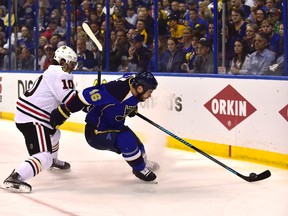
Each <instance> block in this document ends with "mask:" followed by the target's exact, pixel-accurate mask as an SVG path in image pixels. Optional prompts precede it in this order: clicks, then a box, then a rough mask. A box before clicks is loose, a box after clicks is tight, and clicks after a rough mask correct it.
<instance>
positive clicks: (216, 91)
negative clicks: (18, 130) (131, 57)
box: [0, 73, 288, 154]
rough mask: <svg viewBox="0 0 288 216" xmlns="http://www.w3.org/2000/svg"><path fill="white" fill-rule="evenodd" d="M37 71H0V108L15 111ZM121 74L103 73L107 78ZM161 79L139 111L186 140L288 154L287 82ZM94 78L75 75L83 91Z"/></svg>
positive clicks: (135, 121)
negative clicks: (18, 72) (33, 72)
mask: <svg viewBox="0 0 288 216" xmlns="http://www.w3.org/2000/svg"><path fill="white" fill-rule="evenodd" d="M38 76H39V74H28V73H27V74H26V73H21V74H13V73H12V74H9V73H0V78H1V79H0V96H1V102H0V111H1V112H6V113H14V112H15V102H16V99H17V97H18V95H19V94H22V92H23V91H24V90H26V89H28V88H30V87H31V86H32V85H33V81H34V80H36V78H37V77H38ZM120 76H121V74H120V73H111V75H110V74H108V75H107V74H103V75H102V79H103V80H106V81H111V80H114V79H117V78H119V77H120ZM156 78H157V79H158V81H159V85H158V88H157V90H156V91H155V92H154V93H153V95H152V98H151V99H149V100H148V101H146V102H145V103H142V104H140V105H139V112H141V114H143V115H145V116H146V117H148V118H150V119H152V120H153V121H155V122H156V123H158V124H160V125H161V126H163V127H164V128H167V129H168V130H170V131H172V132H173V133H175V134H177V135H178V136H180V137H182V138H185V139H191V140H201V141H205V142H212V143H215V144H224V145H227V146H240V147H245V148H252V149H260V150H265V151H269V152H276V153H281V154H288V144H287V140H288V133H287V131H288V105H287V104H288V81H283V80H282V81H281V80H255V79H254V80H248V79H221V78H208V77H207V78H203V77H175V76H173V77H172V76H171V77H170V76H163V75H161V74H156ZM95 79H97V74H95V75H93V74H75V75H74V81H75V82H74V83H75V86H76V88H77V89H79V90H81V89H83V88H84V87H88V86H90V85H93V83H94V81H95ZM84 118H85V113H81V112H79V113H76V114H72V116H71V118H70V119H69V120H68V121H69V122H77V123H83V124H84ZM127 123H128V124H129V125H130V126H131V127H133V128H135V131H139V132H141V133H146V134H147V135H150V134H151V133H153V131H151V127H146V125H147V123H145V122H143V120H141V119H139V118H137V117H135V118H132V119H128V120H127ZM152 130H153V129H152ZM154 130H157V129H156V128H154ZM155 139H157V138H155Z"/></svg>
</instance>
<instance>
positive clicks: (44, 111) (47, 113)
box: [19, 97, 50, 116]
mask: <svg viewBox="0 0 288 216" xmlns="http://www.w3.org/2000/svg"><path fill="white" fill-rule="evenodd" d="M19 100H20V101H22V102H23V103H24V104H25V103H26V104H28V105H29V106H31V107H33V108H35V109H36V110H39V111H41V112H43V113H45V114H46V115H48V116H50V113H49V112H47V111H46V110H43V109H41V108H39V107H38V106H35V105H34V104H32V103H30V102H29V101H26V100H24V99H23V98H21V97H20V98H19Z"/></svg>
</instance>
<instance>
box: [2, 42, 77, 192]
mask: <svg viewBox="0 0 288 216" xmlns="http://www.w3.org/2000/svg"><path fill="white" fill-rule="evenodd" d="M76 68H77V55H76V53H75V52H74V51H73V50H72V49H71V48H70V47H68V46H61V47H59V48H58V49H57V50H56V51H55V56H54V62H53V64H52V65H50V66H49V67H48V69H47V70H46V71H44V73H43V74H42V75H41V76H40V77H39V78H38V79H37V80H36V81H35V82H34V84H33V86H32V88H31V89H29V90H27V91H26V92H25V93H24V95H23V96H21V97H20V98H19V99H18V101H17V103H16V109H17V111H16V114H15V123H16V126H17V128H18V129H19V130H20V131H21V132H22V134H23V136H24V138H25V143H26V147H27V150H28V152H29V155H30V157H29V158H28V159H27V160H25V161H24V162H23V163H22V164H20V166H19V167H18V168H17V169H16V170H13V172H12V173H11V174H10V176H8V178H7V179H6V180H5V181H4V183H3V187H4V188H5V189H7V190H9V191H13V192H30V191H31V190H32V187H31V186H30V185H29V184H28V183H26V182H25V181H26V180H28V179H30V178H32V177H34V176H36V175H37V174H39V173H40V172H41V171H43V170H45V169H48V168H53V169H59V170H64V171H69V170H70V164H69V163H67V162H64V161H60V160H59V159H58V157H57V156H58V149H59V139H60V130H59V129H53V128H52V127H51V125H50V112H51V111H52V110H53V109H55V108H57V106H58V105H59V104H63V103H64V104H67V103H69V100H71V98H73V97H74V95H75V94H76V90H75V87H74V84H73V75H72V74H71V72H72V71H73V70H75V69H76Z"/></svg>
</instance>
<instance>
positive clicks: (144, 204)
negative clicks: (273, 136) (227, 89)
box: [0, 120, 288, 216]
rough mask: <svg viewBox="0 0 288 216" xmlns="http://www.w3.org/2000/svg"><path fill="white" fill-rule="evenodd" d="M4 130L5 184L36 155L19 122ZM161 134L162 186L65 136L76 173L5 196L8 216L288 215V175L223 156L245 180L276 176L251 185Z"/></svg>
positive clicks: (1, 170) (0, 195)
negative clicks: (171, 144) (165, 141)
mask: <svg viewBox="0 0 288 216" xmlns="http://www.w3.org/2000/svg"><path fill="white" fill-rule="evenodd" d="M0 125H1V127H0V137H1V138H0V139H1V142H0V181H1V183H2V182H3V180H4V179H5V178H6V177H7V176H8V175H9V174H10V172H11V171H12V170H13V169H14V168H16V167H17V166H18V165H19V164H20V163H21V162H22V161H23V160H25V159H26V158H27V157H28V155H27V152H26V147H25V144H24V139H23V137H22V134H21V133H20V132H19V131H18V130H17V128H16V126H15V124H14V122H13V121H7V120H0ZM154 130H155V134H151V140H148V141H147V153H148V157H149V158H150V159H152V160H156V161H158V162H159V163H160V165H161V170H159V171H158V172H157V176H158V181H159V183H158V184H148V183H144V182H142V181H140V180H138V179H137V178H136V177H135V176H134V175H133V174H132V172H131V169H130V168H129V166H128V165H127V164H126V162H124V160H123V159H122V157H121V156H120V155H117V154H115V153H112V152H108V151H98V150H95V149H93V148H91V147H90V146H89V145H88V144H87V143H86V141H85V138H84V135H83V134H82V133H74V132H69V131H62V139H61V144H60V152H59V158H60V159H63V160H67V161H69V162H70V163H71V168H72V171H71V172H70V173H65V174H63V173H59V172H55V171H50V170H47V171H44V172H42V173H41V174H40V175H38V176H36V177H34V178H33V179H30V180H28V183H29V184H31V185H32V187H33V191H32V193H30V194H17V193H9V192H8V191H6V190H0V215H1V216H34V215H35V216H36V215H37V216H38V215H41V216H48V215H49V216H52V215H53V216H55V215H56V216H58V215H59V216H61V215H70V216H76V215H77V216H90V215H91V216H92V215H93V216H94V215H97V216H136V215H137V216H162V215H165V216H170V215H171V216H176V215H177V216H192V215H193V216H260V215H261V216H287V215H288V171H287V170H283V169H278V168H275V167H269V166H265V165H260V164H253V163H248V162H244V161H236V160H229V159H225V158H218V157H216V158H217V159H218V160H220V161H221V162H223V163H224V164H226V165H228V166H230V167H231V168H233V169H235V170H237V171H238V172H239V173H241V174H243V175H249V173H251V172H256V173H260V172H262V171H265V170H266V169H269V170H270V171H271V173H272V176H271V177H270V178H268V179H266V180H263V181H259V182H254V183H249V182H246V181H244V180H243V179H241V178H239V177H238V176H236V175H234V174H232V173H231V172H229V171H227V170H226V169H224V168H222V167H221V166H219V165H218V164H216V163H215V162H213V161H211V160H209V159H208V158H206V157H204V156H202V155H200V154H199V153H191V152H185V151H179V150H174V149H168V148H166V147H164V146H163V145H164V144H163V142H160V141H159V140H161V139H158V137H159V133H158V132H156V130H157V129H154ZM153 133H154V132H153ZM160 133H161V131H160ZM155 137H157V138H155Z"/></svg>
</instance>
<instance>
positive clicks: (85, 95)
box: [50, 72, 159, 181]
mask: <svg viewBox="0 0 288 216" xmlns="http://www.w3.org/2000/svg"><path fill="white" fill-rule="evenodd" d="M157 85H158V83H157V80H156V79H155V77H154V76H153V75H152V74H151V73H150V72H141V73H138V74H136V75H132V76H131V75H130V76H128V77H127V76H123V77H121V78H120V79H118V80H115V81H111V82H108V83H106V84H102V85H100V86H92V87H88V88H86V89H84V90H83V91H82V92H79V93H78V94H77V95H76V96H75V97H74V98H73V99H72V100H71V101H70V102H69V103H68V104H66V105H65V104H62V105H60V106H58V108H57V109H55V110H54V111H52V113H51V116H50V123H51V125H52V126H53V127H55V128H57V127H58V126H59V125H61V124H63V123H64V122H65V120H66V119H67V118H68V117H69V116H70V113H73V112H77V111H80V110H82V109H83V107H87V106H90V107H92V108H91V109H90V111H89V112H88V114H87V116H86V120H85V121H86V126H85V138H86V140H87V142H88V143H89V145H90V146H91V147H93V148H95V149H99V150H110V151H113V152H116V153H118V154H122V156H123V158H124V159H125V160H126V162H127V163H128V164H129V165H130V166H131V167H132V172H133V174H134V175H135V176H136V177H138V178H139V179H141V180H143V181H153V180H155V179H156V175H155V174H154V173H153V171H155V170H157V169H158V168H159V165H158V164H157V163H156V162H153V161H148V160H147V159H146V154H145V148H144V145H143V144H142V142H141V141H140V139H139V138H138V137H137V136H136V135H135V133H133V131H132V130H131V129H130V128H129V127H128V126H126V125H125V118H126V117H127V116H129V117H133V116H135V114H136V113H137V105H138V103H139V102H144V101H145V100H146V99H148V98H149V97H151V95H152V93H153V90H155V89H156V87H157Z"/></svg>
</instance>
